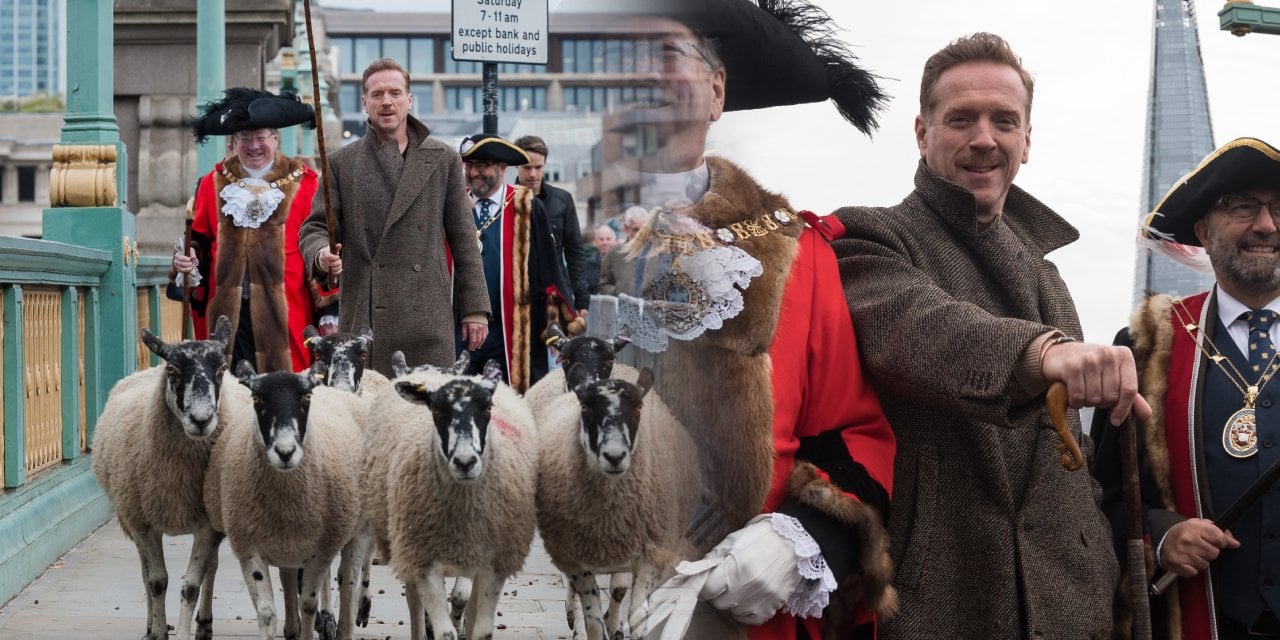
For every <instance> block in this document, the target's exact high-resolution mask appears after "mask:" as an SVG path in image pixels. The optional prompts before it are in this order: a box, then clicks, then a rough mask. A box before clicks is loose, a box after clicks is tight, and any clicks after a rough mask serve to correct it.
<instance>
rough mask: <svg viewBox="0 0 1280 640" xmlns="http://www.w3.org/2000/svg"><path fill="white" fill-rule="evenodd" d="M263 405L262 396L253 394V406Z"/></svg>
mask: <svg viewBox="0 0 1280 640" xmlns="http://www.w3.org/2000/svg"><path fill="white" fill-rule="evenodd" d="M261 405H262V398H259V397H258V396H253V406H255V407H258V406H261Z"/></svg>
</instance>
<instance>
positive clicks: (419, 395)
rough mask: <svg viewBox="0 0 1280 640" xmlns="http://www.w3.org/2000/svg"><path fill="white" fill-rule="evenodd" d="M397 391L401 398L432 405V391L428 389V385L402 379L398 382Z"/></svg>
mask: <svg viewBox="0 0 1280 640" xmlns="http://www.w3.org/2000/svg"><path fill="white" fill-rule="evenodd" d="M396 393H399V394H400V397H401V398H404V399H405V400H408V401H409V402H412V403H414V404H425V405H428V406H430V402H429V399H430V397H431V392H430V391H428V390H427V385H425V384H417V383H415V382H405V381H403V380H402V381H400V382H397V383H396Z"/></svg>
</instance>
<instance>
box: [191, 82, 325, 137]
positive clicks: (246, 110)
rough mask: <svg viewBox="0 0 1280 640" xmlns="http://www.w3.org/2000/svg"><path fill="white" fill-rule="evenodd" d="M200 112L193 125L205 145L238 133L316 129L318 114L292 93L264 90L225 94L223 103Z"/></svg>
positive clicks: (234, 89) (245, 89)
mask: <svg viewBox="0 0 1280 640" xmlns="http://www.w3.org/2000/svg"><path fill="white" fill-rule="evenodd" d="M200 111H201V113H200V115H198V116H195V117H194V118H192V119H191V124H190V126H191V133H192V135H193V136H194V137H195V140H196V144H203V143H204V142H205V140H208V139H209V136H220V135H221V136H225V135H231V134H233V133H236V132H237V131H253V130H255V129H282V128H284V127H291V126H293V125H295V124H309V125H310V126H311V128H313V129H314V128H315V126H316V121H315V110H314V109H312V108H311V105H308V104H306V103H304V102H302V101H301V100H299V99H298V96H297V94H294V93H292V92H288V91H285V92H283V93H281V94H280V95H276V94H274V93H271V92H270V91H262V90H260V89H250V88H248V87H231V88H229V89H227V90H226V91H223V93H222V99H221V100H215V101H213V102H209V103H207V104H205V105H204V106H203V107H201V109H200Z"/></svg>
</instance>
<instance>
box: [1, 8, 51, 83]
mask: <svg viewBox="0 0 1280 640" xmlns="http://www.w3.org/2000/svg"><path fill="white" fill-rule="evenodd" d="M65 31H66V0H0V100H15V99H22V98H26V97H29V96H31V95H34V94H38V93H43V94H47V95H56V94H61V93H62V92H63V84H64V83H65V80H66V65H65V63H64V60H65V59H66V49H65V47H66V45H65V39H64V38H63V33H64V32H65Z"/></svg>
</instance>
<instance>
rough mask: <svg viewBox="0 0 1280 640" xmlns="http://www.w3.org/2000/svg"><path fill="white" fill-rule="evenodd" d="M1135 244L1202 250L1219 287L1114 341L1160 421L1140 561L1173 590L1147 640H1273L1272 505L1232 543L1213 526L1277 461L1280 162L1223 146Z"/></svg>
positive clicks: (1241, 523) (1147, 481)
mask: <svg viewBox="0 0 1280 640" xmlns="http://www.w3.org/2000/svg"><path fill="white" fill-rule="evenodd" d="M1142 236H1143V238H1142V240H1143V242H1144V244H1146V245H1148V246H1150V247H1151V248H1152V249H1154V250H1157V251H1161V252H1163V253H1166V254H1167V255H1171V256H1176V255H1180V256H1184V257H1185V256H1188V255H1195V254H1199V251H1198V250H1196V249H1194V247H1204V254H1207V255H1208V258H1209V264H1210V266H1211V267H1212V270H1213V275H1214V278H1215V279H1216V280H1217V283H1216V284H1215V286H1214V288H1213V289H1212V290H1211V291H1206V292H1204V293H1200V294H1197V295H1194V296H1190V297H1187V298H1182V299H1174V298H1171V297H1169V296H1167V295H1154V296H1151V297H1148V298H1147V299H1146V300H1145V301H1143V303H1142V304H1141V305H1140V306H1139V307H1138V310H1137V311H1135V312H1134V314H1133V316H1132V320H1131V323H1130V326H1129V327H1128V328H1127V329H1125V330H1124V331H1122V332H1121V333H1120V335H1119V336H1117V340H1116V341H1117V343H1118V344H1123V345H1126V346H1129V347H1131V348H1133V349H1134V355H1135V357H1136V359H1137V362H1138V369H1139V371H1140V372H1141V374H1142V375H1141V377H1140V379H1141V381H1142V392H1143V393H1144V394H1145V395H1146V397H1147V399H1148V400H1149V401H1150V402H1151V403H1152V405H1153V406H1157V407H1159V408H1160V409H1162V410H1161V411H1159V412H1157V416H1158V419H1154V420H1152V421H1149V422H1143V423H1141V424H1140V425H1139V432H1140V435H1139V437H1138V442H1140V443H1142V447H1143V454H1145V455H1139V456H1138V458H1139V460H1141V461H1142V462H1143V465H1142V494H1143V495H1142V502H1143V520H1144V522H1146V523H1147V531H1146V534H1147V535H1146V539H1147V540H1148V541H1149V542H1150V545H1151V546H1150V547H1149V551H1148V553H1149V554H1150V555H1149V556H1148V557H1151V555H1154V556H1156V557H1157V559H1158V562H1159V566H1161V567H1163V568H1164V569H1165V570H1167V571H1171V572H1173V573H1174V574H1176V575H1177V576H1178V577H1179V578H1181V580H1179V581H1178V587H1177V588H1176V589H1174V590H1171V591H1169V594H1171V595H1168V596H1166V597H1161V598H1153V599H1152V602H1151V605H1152V614H1153V615H1152V616H1151V617H1152V621H1153V625H1154V627H1155V628H1156V629H1157V630H1160V628H1161V627H1164V626H1167V627H1168V633H1167V635H1166V634H1165V633H1159V634H1157V637H1179V633H1175V632H1180V637H1182V638H1186V639H1188V640H1201V639H1208V638H1219V639H1222V640H1235V639H1240V640H1244V639H1246V638H1276V637H1280V620H1277V612H1280V590H1277V589H1274V588H1273V587H1274V583H1275V582H1277V581H1280V549H1278V548H1277V547H1276V545H1275V542H1274V538H1275V532H1276V531H1280V498H1278V497H1277V496H1276V494H1275V492H1273V491H1269V492H1267V493H1266V494H1265V495H1263V496H1262V497H1261V498H1260V500H1259V501H1258V504H1257V505H1255V506H1254V508H1252V509H1250V510H1248V511H1246V512H1245V514H1244V515H1243V516H1242V517H1241V518H1240V519H1239V520H1237V521H1236V523H1235V524H1234V525H1232V526H1231V528H1230V530H1228V531H1224V530H1222V529H1219V528H1218V527H1217V526H1216V525H1215V524H1214V523H1213V521H1212V519H1213V518H1215V517H1217V516H1221V515H1222V512H1223V510H1225V509H1226V508H1227V506H1228V505H1230V504H1231V503H1232V502H1234V501H1235V499H1236V497H1238V496H1239V495H1240V494H1242V493H1244V491H1245V489H1246V488H1247V487H1248V486H1249V485H1250V484H1251V483H1252V482H1253V481H1255V480H1256V479H1257V478H1258V477H1259V476H1260V475H1261V474H1262V472H1263V471H1264V470H1265V469H1266V468H1267V467H1269V466H1271V464H1272V463H1273V462H1275V461H1276V460H1278V459H1280V452H1277V451H1276V449H1275V448H1274V443H1275V442H1277V441H1280V415H1277V412H1276V411H1272V409H1273V408H1274V409H1280V386H1277V385H1275V384H1268V382H1270V380H1271V378H1272V376H1273V375H1274V374H1275V373H1276V371H1277V370H1278V369H1280V358H1277V356H1276V345H1277V344H1280V329H1277V325H1280V322H1277V321H1276V315H1277V312H1280V150H1277V149H1275V148H1274V147H1272V146H1271V145H1269V144H1267V143H1265V142H1262V141H1261V140H1255V139H1253V138H1241V139H1238V140H1233V141H1231V142H1229V143H1227V144H1226V145H1225V146H1223V147H1222V148H1221V149H1219V150H1217V151H1215V152H1213V153H1212V154H1210V155H1209V157H1207V158H1206V159H1205V160H1204V161H1203V162H1202V163H1201V164H1200V166H1199V167H1197V168H1196V169H1195V170H1194V171H1192V172H1191V173H1190V174H1189V175H1187V177H1185V178H1183V179H1182V180H1179V181H1178V183H1177V184H1176V185H1175V186H1174V188H1173V189H1171V190H1170V191H1169V193H1168V195H1166V196H1165V197H1164V199H1163V200H1161V202H1160V204H1159V205H1157V206H1156V210H1155V211H1154V212H1153V213H1152V214H1151V215H1150V216H1149V217H1148V219H1147V221H1146V225H1145V226H1144V227H1143V229H1142ZM1204 254H1200V255H1202V256H1203V255H1204ZM1100 427H1101V425H1099V424H1097V422H1096V421H1095V424H1094V433H1095V434H1101V437H1100V438H1099V441H1098V458H1097V462H1096V463H1095V465H1094V473H1095V474H1096V475H1097V477H1098V480H1099V481H1100V482H1101V483H1102V485H1103V488H1104V489H1105V494H1104V499H1103V504H1104V505H1106V506H1107V507H1108V509H1107V511H1108V513H1109V514H1111V517H1112V523H1113V525H1115V526H1121V525H1120V523H1122V522H1123V521H1124V520H1123V518H1124V515H1123V509H1122V505H1123V499H1122V498H1123V492H1122V490H1121V485H1122V477H1121V472H1120V463H1119V457H1120V453H1119V443H1118V442H1117V440H1118V436H1117V435H1116V434H1115V429H1106V428H1101V430H1099V429H1100ZM1172 594H1180V597H1179V596H1177V595H1172Z"/></svg>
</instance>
